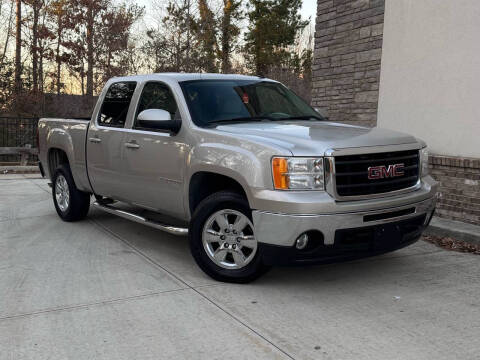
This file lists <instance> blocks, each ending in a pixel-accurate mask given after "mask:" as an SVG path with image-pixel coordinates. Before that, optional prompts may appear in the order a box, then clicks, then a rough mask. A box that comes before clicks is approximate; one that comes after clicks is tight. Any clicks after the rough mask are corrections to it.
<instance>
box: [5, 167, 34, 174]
mask: <svg viewBox="0 0 480 360" xmlns="http://www.w3.org/2000/svg"><path fill="white" fill-rule="evenodd" d="M36 173H40V169H39V168H38V166H0V174H2V175H4V174H36Z"/></svg>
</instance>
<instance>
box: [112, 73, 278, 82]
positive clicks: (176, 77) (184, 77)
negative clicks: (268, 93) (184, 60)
mask: <svg viewBox="0 0 480 360" xmlns="http://www.w3.org/2000/svg"><path fill="white" fill-rule="evenodd" d="M114 79H115V80H116V81H142V82H143V81H148V80H166V79H168V80H171V81H177V82H182V81H191V80H268V79H264V78H260V77H258V76H247V75H236V74H200V73H198V74H189V73H157V74H146V75H134V76H125V77H116V78H114Z"/></svg>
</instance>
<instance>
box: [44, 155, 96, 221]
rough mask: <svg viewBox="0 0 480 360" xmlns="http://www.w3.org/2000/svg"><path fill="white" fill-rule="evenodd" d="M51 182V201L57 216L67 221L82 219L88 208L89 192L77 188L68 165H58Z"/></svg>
mask: <svg viewBox="0 0 480 360" xmlns="http://www.w3.org/2000/svg"><path fill="white" fill-rule="evenodd" d="M52 182H53V186H52V196H53V203H54V205H55V210H57V214H58V216H60V218H61V219H62V220H63V221H67V222H73V221H78V220H82V219H84V218H85V217H86V216H87V214H88V210H89V208H90V194H88V193H85V192H83V191H80V190H78V189H77V187H76V186H75V182H74V181H73V177H72V173H71V171H70V166H68V165H67V164H62V165H59V166H58V167H57V169H56V170H55V173H54V174H53V178H52Z"/></svg>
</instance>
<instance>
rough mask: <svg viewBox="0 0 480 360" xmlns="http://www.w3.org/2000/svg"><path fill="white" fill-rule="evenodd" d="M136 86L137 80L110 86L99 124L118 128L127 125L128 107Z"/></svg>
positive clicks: (99, 117)
mask: <svg viewBox="0 0 480 360" xmlns="http://www.w3.org/2000/svg"><path fill="white" fill-rule="evenodd" d="M136 86H137V83H135V82H118V83H115V84H112V85H111V86H110V88H109V89H108V91H107V94H106V95H105V99H104V100H103V104H102V109H101V111H100V115H99V116H98V124H99V125H102V126H111V127H118V128H123V127H124V126H125V121H126V120H127V113H128V108H129V107H130V102H131V101H132V96H133V93H134V92H135V88H136Z"/></svg>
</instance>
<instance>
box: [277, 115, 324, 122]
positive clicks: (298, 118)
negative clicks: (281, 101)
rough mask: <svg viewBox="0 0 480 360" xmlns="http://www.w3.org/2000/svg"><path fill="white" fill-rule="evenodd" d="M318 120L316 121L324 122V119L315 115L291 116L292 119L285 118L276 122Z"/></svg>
mask: <svg viewBox="0 0 480 360" xmlns="http://www.w3.org/2000/svg"><path fill="white" fill-rule="evenodd" d="M312 119H315V120H318V121H325V119H324V118H322V117H320V116H316V115H305V116H292V117H287V118H280V119H278V120H312Z"/></svg>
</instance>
